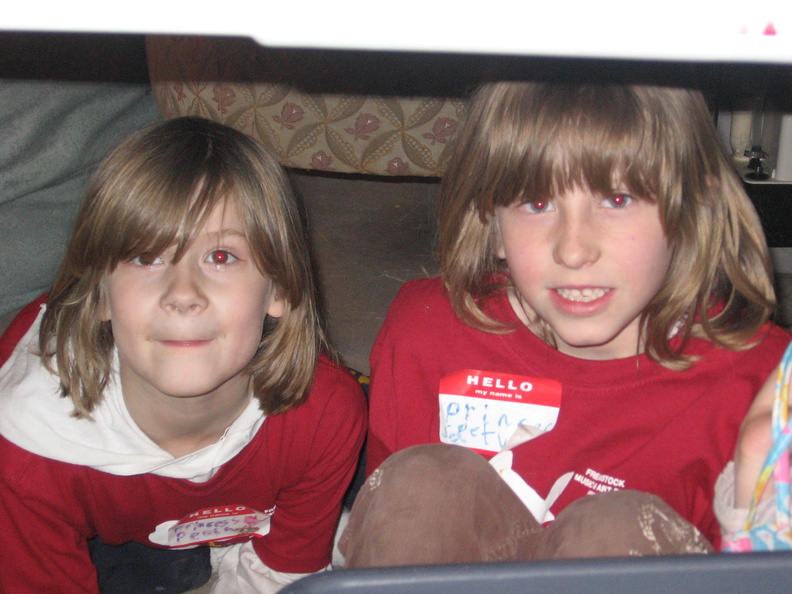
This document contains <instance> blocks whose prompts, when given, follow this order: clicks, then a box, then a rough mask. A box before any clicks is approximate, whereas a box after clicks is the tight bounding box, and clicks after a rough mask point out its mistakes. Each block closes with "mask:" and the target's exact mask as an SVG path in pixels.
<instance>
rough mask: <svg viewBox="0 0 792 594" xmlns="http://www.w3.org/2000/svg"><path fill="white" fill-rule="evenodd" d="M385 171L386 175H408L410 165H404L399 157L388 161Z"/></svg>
mask: <svg viewBox="0 0 792 594" xmlns="http://www.w3.org/2000/svg"><path fill="white" fill-rule="evenodd" d="M385 171H386V172H387V174H388V175H409V173H410V164H409V163H405V162H404V161H402V160H401V159H400V158H399V157H395V158H393V159H391V160H390V161H388V166H387V168H386V169H385Z"/></svg>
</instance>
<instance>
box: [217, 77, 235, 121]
mask: <svg viewBox="0 0 792 594" xmlns="http://www.w3.org/2000/svg"><path fill="white" fill-rule="evenodd" d="M212 99H214V102H215V103H217V108H218V110H219V111H220V113H223V114H225V113H228V109H227V108H228V106H230V105H233V104H234V102H235V101H236V93H234V89H232V88H231V87H227V86H225V85H221V84H216V85H215V86H214V87H213V88H212Z"/></svg>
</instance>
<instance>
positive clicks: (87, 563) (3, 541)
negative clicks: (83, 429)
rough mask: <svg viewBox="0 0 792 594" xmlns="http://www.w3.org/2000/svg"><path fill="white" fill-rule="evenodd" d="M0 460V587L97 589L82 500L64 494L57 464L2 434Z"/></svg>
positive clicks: (86, 592) (84, 592)
mask: <svg viewBox="0 0 792 594" xmlns="http://www.w3.org/2000/svg"><path fill="white" fill-rule="evenodd" d="M0 461H2V471H0V526H2V530H0V550H2V551H3V553H2V554H3V562H2V564H0V591H2V592H59V593H64V594H68V593H74V594H91V593H94V592H95V593H98V592H99V590H98V585H97V577H96V570H95V568H94V565H93V563H92V562H91V558H90V554H89V551H88V542H87V539H86V538H85V536H84V529H85V526H79V525H78V524H80V522H81V520H79V513H78V510H77V508H78V507H79V500H77V499H75V498H74V497H68V496H64V494H63V493H62V490H61V489H60V488H59V485H58V483H59V482H60V481H58V480H57V477H56V476H54V475H56V474H57V473H56V472H53V471H54V470H56V469H51V468H48V467H47V466H46V465H43V464H41V463H40V460H37V459H36V458H35V457H34V456H32V455H29V454H27V452H22V451H21V450H19V448H16V446H13V445H11V444H10V443H9V442H8V441H6V440H5V439H2V438H0ZM28 476H31V477H32V480H31V481H29V480H27V477H28ZM67 482H69V481H67Z"/></svg>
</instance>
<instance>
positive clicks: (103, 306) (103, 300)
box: [97, 277, 112, 322]
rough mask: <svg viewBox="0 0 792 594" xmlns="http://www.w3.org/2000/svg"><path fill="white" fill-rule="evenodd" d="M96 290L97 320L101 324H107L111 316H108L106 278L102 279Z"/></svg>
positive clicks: (108, 305) (108, 302)
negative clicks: (97, 296) (97, 303)
mask: <svg viewBox="0 0 792 594" xmlns="http://www.w3.org/2000/svg"><path fill="white" fill-rule="evenodd" d="M97 290H98V291H99V319H100V320H101V321H102V322H109V321H110V319H111V318H112V316H111V315H110V300H109V299H108V298H107V277H105V278H104V279H102V282H100V283H99V287H98V289H97Z"/></svg>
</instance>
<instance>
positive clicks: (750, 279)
mask: <svg viewBox="0 0 792 594" xmlns="http://www.w3.org/2000/svg"><path fill="white" fill-rule="evenodd" d="M456 142H457V144H456V148H455V152H454V155H453V157H452V160H451V163H450V165H449V168H448V171H447V173H446V175H445V176H444V177H443V180H442V184H441V188H440V205H439V219H440V223H439V225H440V227H439V235H440V237H439V256H440V266H441V270H442V275H443V278H444V281H445V285H446V287H447V289H448V291H449V295H450V299H451V302H452V304H453V307H454V309H455V311H456V313H457V315H459V316H460V317H461V318H462V319H463V320H465V321H466V322H468V323H469V324H471V325H473V326H476V327H480V328H482V329H485V330H491V331H502V330H503V328H502V325H501V324H499V323H498V321H496V320H492V319H491V318H489V317H488V316H487V315H486V314H485V313H484V312H483V310H482V309H481V307H480V300H481V299H482V298H486V297H488V296H490V295H492V294H494V293H495V292H497V291H499V290H501V289H503V288H504V286H505V283H508V280H504V279H506V278H507V276H506V275H503V274H498V273H503V272H507V270H506V268H505V263H503V262H500V261H499V260H498V259H497V258H496V256H495V243H494V240H495V235H494V233H495V230H494V225H493V214H494V211H495V208H496V207H498V206H508V205H511V204H514V203H515V202H516V201H518V200H526V199H530V200H537V199H542V198H549V197H552V196H553V195H557V194H559V193H561V192H564V191H566V190H569V189H570V188H572V187H573V186H580V187H586V188H589V189H591V190H592V191H595V192H608V191H611V190H612V187H611V185H612V183H613V179H614V175H618V176H619V179H620V180H621V181H622V183H624V184H625V185H626V186H627V187H628V188H629V190H630V191H631V192H633V193H635V194H636V195H637V196H640V197H642V198H644V199H647V200H651V201H653V202H656V203H657V205H658V209H659V213H660V220H661V223H662V226H663V229H664V231H665V234H666V236H667V238H668V242H669V245H670V246H671V248H672V249H673V254H674V255H673V261H672V263H671V267H670V270H669V271H668V274H667V276H666V278H665V281H664V283H663V286H662V287H661V289H660V291H659V292H658V293H657V295H655V297H654V298H653V299H652V300H651V302H650V303H649V304H648V306H647V307H646V309H645V310H644V312H643V314H642V332H643V336H644V337H645V345H646V346H645V348H646V352H647V354H648V355H649V356H650V357H651V358H652V359H654V360H656V361H659V362H661V363H662V364H664V365H666V366H668V367H671V368H685V367H687V366H689V364H690V359H689V358H688V357H685V356H684V355H683V354H682V351H683V349H684V345H685V343H686V342H687V340H688V339H689V338H690V337H691V336H693V335H702V336H705V337H707V338H708V339H710V340H712V341H713V342H715V343H717V344H719V345H722V346H725V347H728V348H740V347H742V346H744V345H745V344H746V342H747V341H748V340H749V339H750V337H752V336H753V335H754V334H755V332H756V331H757V329H758V328H759V327H760V326H761V325H762V324H763V323H764V322H765V321H766V320H767V319H768V318H769V316H770V315H771V314H772V312H773V311H774V309H775V294H774V290H773V284H772V280H771V278H772V273H771V265H770V260H769V255H768V249H767V245H766V241H765V238H764V233H763V231H762V228H761V225H760V223H759V219H758V217H757V215H756V212H755V210H754V208H753V206H752V204H751V202H750V200H749V199H748V197H747V196H746V194H745V192H744V190H743V188H742V184H741V182H740V179H739V178H738V176H737V174H736V172H735V170H734V167H733V166H732V164H731V163H730V160H729V157H728V156H727V155H726V153H725V152H724V150H723V148H722V146H721V143H720V140H719V138H718V135H717V131H716V130H715V127H714V125H713V121H712V118H711V116H710V113H709V111H708V109H707V106H706V103H705V101H704V98H703V97H702V95H701V93H699V92H697V91H693V90H687V89H675V88H665V87H651V86H613V85H601V86H600V85H572V84H569V85H566V84H550V83H530V82H499V83H490V84H487V85H484V86H483V87H481V88H480V89H479V90H478V91H477V92H476V93H475V95H474V97H473V100H472V102H471V105H470V108H469V112H468V116H467V120H466V122H465V124H464V126H463V127H462V129H461V130H460V134H459V137H458V138H457V141H456ZM684 320H686V321H687V323H684V324H682V328H681V331H680V333H679V335H680V337H681V341H679V342H678V343H676V344H677V346H676V347H673V346H672V343H671V342H669V340H668V337H669V335H670V334H671V333H672V331H673V330H674V329H675V327H678V326H679V324H680V321H684Z"/></svg>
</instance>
